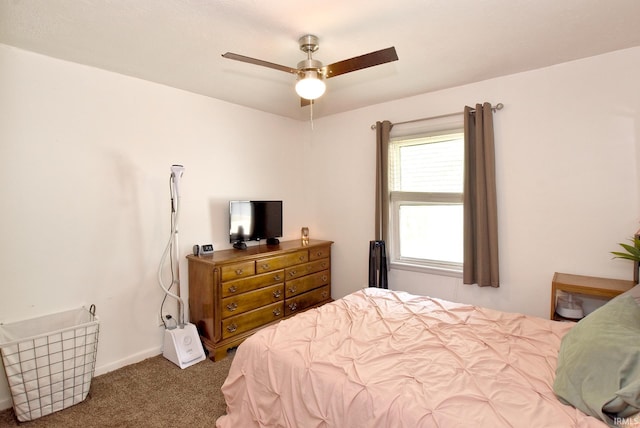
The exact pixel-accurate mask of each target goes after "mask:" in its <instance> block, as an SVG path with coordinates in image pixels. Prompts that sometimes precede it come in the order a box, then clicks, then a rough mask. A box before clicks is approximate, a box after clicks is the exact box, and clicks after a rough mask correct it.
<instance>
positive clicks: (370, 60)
mask: <svg viewBox="0 0 640 428" xmlns="http://www.w3.org/2000/svg"><path fill="white" fill-rule="evenodd" d="M397 60H398V54H397V53H396V48H394V47H393V46H392V47H390V48H386V49H381V50H379V51H375V52H370V53H368V54H364V55H360V56H356V57H353V58H350V59H345V60H344V61H338V62H335V63H333V64H329V65H327V67H326V69H327V72H326V75H327V79H328V78H330V77H336V76H339V75H341V74H345V73H350V72H352V71H356V70H362V69H363V68H368V67H373V66H374V65H380V64H385V63H387V62H392V61H397Z"/></svg>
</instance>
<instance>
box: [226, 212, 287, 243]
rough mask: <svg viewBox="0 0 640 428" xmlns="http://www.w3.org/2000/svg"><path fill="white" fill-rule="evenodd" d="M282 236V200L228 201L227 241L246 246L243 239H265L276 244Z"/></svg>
mask: <svg viewBox="0 0 640 428" xmlns="http://www.w3.org/2000/svg"><path fill="white" fill-rule="evenodd" d="M281 236H282V201H229V242H231V243H233V244H234V245H233V247H234V248H238V249H244V248H246V244H244V242H245V241H260V240H261V239H266V240H267V245H277V244H278V243H279V241H278V239H277V238H279V237H281Z"/></svg>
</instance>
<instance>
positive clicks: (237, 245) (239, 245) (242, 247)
mask: <svg viewBox="0 0 640 428" xmlns="http://www.w3.org/2000/svg"><path fill="white" fill-rule="evenodd" d="M233 248H235V249H236V250H246V249H247V244H245V243H244V242H243V241H236V242H234V243H233Z"/></svg>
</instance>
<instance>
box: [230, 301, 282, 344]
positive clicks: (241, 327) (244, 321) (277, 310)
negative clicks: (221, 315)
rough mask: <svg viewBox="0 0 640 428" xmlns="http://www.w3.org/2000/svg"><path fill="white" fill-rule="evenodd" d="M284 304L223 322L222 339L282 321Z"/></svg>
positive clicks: (277, 304)
mask: <svg viewBox="0 0 640 428" xmlns="http://www.w3.org/2000/svg"><path fill="white" fill-rule="evenodd" d="M283 315H284V302H278V303H274V304H271V305H269V306H265V307H263V308H260V309H256V310H253V311H250V312H247V313H245V314H242V315H238V316H235V317H229V318H227V319H225V320H222V339H228V338H230V337H233V336H235V335H237V334H240V333H244V332H245V331H249V330H251V329H254V328H256V327H260V326H262V325H264V324H267V323H270V322H272V321H275V320H278V319H281V318H282V317H283Z"/></svg>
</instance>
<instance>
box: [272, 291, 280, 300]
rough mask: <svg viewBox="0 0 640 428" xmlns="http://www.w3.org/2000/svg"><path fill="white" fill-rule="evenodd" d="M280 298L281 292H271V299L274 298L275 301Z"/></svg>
mask: <svg viewBox="0 0 640 428" xmlns="http://www.w3.org/2000/svg"><path fill="white" fill-rule="evenodd" d="M280 296H282V292H281V291H280V290H276V291H274V292H273V297H275V298H276V299H277V298H279V297H280Z"/></svg>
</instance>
